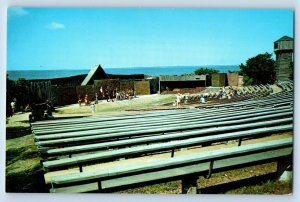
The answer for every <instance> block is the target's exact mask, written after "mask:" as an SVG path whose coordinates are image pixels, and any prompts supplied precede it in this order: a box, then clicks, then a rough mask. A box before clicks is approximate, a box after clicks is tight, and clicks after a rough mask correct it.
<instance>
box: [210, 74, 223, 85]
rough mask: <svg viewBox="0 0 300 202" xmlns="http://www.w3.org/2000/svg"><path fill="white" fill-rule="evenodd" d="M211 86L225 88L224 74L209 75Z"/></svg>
mask: <svg viewBox="0 0 300 202" xmlns="http://www.w3.org/2000/svg"><path fill="white" fill-rule="evenodd" d="M211 84H212V86H213V87H222V86H226V85H227V82H226V74H225V73H218V74H212V75H211Z"/></svg>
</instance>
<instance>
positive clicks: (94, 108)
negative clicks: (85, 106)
mask: <svg viewBox="0 0 300 202" xmlns="http://www.w3.org/2000/svg"><path fill="white" fill-rule="evenodd" d="M91 110H92V113H93V114H94V113H95V111H96V107H95V104H94V103H92V104H91Z"/></svg>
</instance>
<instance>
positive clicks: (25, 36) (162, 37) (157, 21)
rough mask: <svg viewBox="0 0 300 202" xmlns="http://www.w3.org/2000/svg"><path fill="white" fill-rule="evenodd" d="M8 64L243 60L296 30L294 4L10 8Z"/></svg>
mask: <svg viewBox="0 0 300 202" xmlns="http://www.w3.org/2000/svg"><path fill="white" fill-rule="evenodd" d="M7 30H8V31H7V70H30V69H32V70H36V69H89V68H91V67H93V66H94V65H96V64H101V65H102V66H103V67H104V68H110V67H147V66H189V65H191V66H194V65H239V64H240V63H244V62H245V61H246V60H247V59H248V58H250V57H253V56H255V55H257V54H259V53H265V52H269V53H273V42H274V41H275V40H277V39H279V38H280V37H282V36H283V35H288V36H291V37H293V10H287V9H285V10H284V9H280V10H278V9H277V10H275V9H153V8H152V9H151V8H147V9H145V8H143V9H141V8H136V9H134V8H98V9H95V8H93V9H78V8H77V9H74V8H69V9H67V8H60V9H57V8H10V9H9V10H8V29H7Z"/></svg>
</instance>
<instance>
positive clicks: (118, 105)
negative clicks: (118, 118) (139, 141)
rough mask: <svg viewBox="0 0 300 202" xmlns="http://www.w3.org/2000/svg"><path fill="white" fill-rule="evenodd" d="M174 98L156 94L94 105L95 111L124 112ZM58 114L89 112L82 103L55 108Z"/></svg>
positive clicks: (162, 103)
mask: <svg viewBox="0 0 300 202" xmlns="http://www.w3.org/2000/svg"><path fill="white" fill-rule="evenodd" d="M174 100H175V96H174V95H157V96H151V97H143V98H139V99H133V100H125V101H117V102H106V101H105V100H102V101H101V102H100V103H98V104H97V105H96V113H106V112H112V113H114V112H122V111H123V112H124V111H128V110H137V109H148V108H153V107H158V106H161V105H164V104H168V103H172V102H173V101H174ZM57 113H58V114H87V113H91V109H90V107H89V106H84V105H82V106H81V107H79V106H78V105H76V107H74V106H73V107H64V108H60V109H57Z"/></svg>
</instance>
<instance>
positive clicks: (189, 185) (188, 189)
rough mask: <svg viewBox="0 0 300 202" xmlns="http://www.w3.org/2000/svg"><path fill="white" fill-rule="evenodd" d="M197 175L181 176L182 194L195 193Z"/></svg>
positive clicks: (196, 191) (196, 189) (196, 190)
mask: <svg viewBox="0 0 300 202" xmlns="http://www.w3.org/2000/svg"><path fill="white" fill-rule="evenodd" d="M197 179H198V177H197V176H185V177H183V178H182V180H181V181H182V186H181V192H182V194H197V193H198V186H197Z"/></svg>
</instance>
